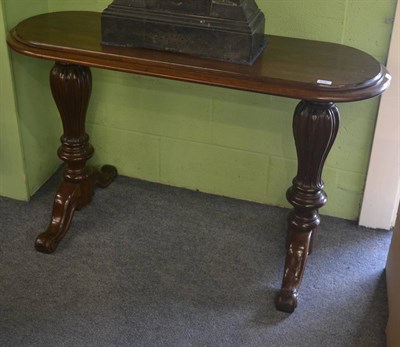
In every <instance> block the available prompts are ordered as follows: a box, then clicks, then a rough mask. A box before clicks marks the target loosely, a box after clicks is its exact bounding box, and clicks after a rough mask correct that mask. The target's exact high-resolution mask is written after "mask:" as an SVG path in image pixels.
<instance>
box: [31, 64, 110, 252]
mask: <svg viewBox="0 0 400 347" xmlns="http://www.w3.org/2000/svg"><path fill="white" fill-rule="evenodd" d="M50 86H51V91H52V94H53V97H54V100H55V102H56V105H57V107H58V110H59V112H60V116H61V120H62V125H63V130H64V133H63V135H62V136H61V147H60V148H59V150H58V156H59V157H60V159H62V160H63V161H64V162H65V163H66V167H65V169H64V173H63V181H62V182H61V184H60V187H59V189H58V191H57V193H56V197H55V199H54V205H53V212H52V216H51V221H50V225H49V227H48V228H47V230H46V231H45V232H43V233H41V234H40V235H39V236H38V237H37V238H36V241H35V248H36V249H37V250H38V251H40V252H43V253H52V252H54V251H55V250H56V248H57V246H58V244H59V242H60V241H61V240H62V239H63V237H64V236H65V234H66V232H67V231H68V229H69V227H70V224H71V220H72V217H73V215H74V212H75V211H76V210H80V209H82V208H83V207H85V206H86V205H88V204H89V203H90V202H91V201H92V195H93V188H94V186H96V185H97V186H101V187H106V186H107V185H108V184H110V183H111V181H112V180H113V179H114V177H115V176H116V175H117V172H116V169H115V168H113V167H110V166H106V167H105V168H103V169H102V170H95V169H93V168H91V167H88V166H86V161H88V160H89V159H90V158H91V157H92V155H93V152H94V149H93V147H92V146H91V145H90V143H89V135H88V134H87V133H86V131H85V119H86V111H87V107H88V105H89V99H90V94H91V91H92V75H91V72H90V69H89V68H88V67H86V66H80V65H71V64H67V63H59V62H56V63H55V64H54V67H53V68H52V70H51V72H50Z"/></svg>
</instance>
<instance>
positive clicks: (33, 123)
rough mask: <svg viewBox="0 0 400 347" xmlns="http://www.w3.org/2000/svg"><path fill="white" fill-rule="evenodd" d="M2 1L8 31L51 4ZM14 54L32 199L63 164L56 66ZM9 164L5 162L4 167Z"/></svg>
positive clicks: (14, 70) (27, 1)
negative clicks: (52, 76) (52, 80)
mask: <svg viewBox="0 0 400 347" xmlns="http://www.w3.org/2000/svg"><path fill="white" fill-rule="evenodd" d="M2 1H3V5H4V6H3V7H4V15H5V17H6V23H7V26H8V28H12V27H13V26H14V25H16V24H17V23H18V22H19V21H21V20H22V19H24V18H27V17H30V16H33V15H36V14H39V13H43V12H47V11H48V5H47V1H42V0H2ZM2 45H4V41H2ZM10 52H11V53H10V54H11V64H12V67H13V73H14V82H15V91H16V95H17V101H18V102H17V104H18V123H19V127H20V135H21V136H20V139H21V143H22V150H23V154H24V166H25V174H26V177H27V189H28V196H31V195H32V194H33V193H34V192H35V191H36V190H37V189H38V188H39V187H40V186H41V185H42V184H43V183H44V182H45V181H46V180H47V179H48V178H49V177H50V176H51V175H52V174H53V173H54V171H55V170H56V168H57V167H58V166H59V165H60V160H59V159H58V158H57V155H56V151H55V149H56V148H57V147H58V146H59V138H60V134H61V127H60V120H59V116H58V115H57V112H56V107H55V105H54V102H53V100H52V97H51V92H50V90H49V82H48V80H49V71H50V68H51V65H52V63H51V62H48V61H44V60H38V59H31V58H28V57H25V56H22V55H20V54H17V53H15V52H13V51H10ZM6 165H7V164H6V163H3V161H2V162H1V168H3V167H5V166H6ZM14 197H15V198H18V197H17V196H14Z"/></svg>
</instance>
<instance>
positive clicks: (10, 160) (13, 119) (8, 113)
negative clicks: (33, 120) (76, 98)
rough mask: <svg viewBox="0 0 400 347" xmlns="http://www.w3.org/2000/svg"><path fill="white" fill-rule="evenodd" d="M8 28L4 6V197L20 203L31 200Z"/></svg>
mask: <svg viewBox="0 0 400 347" xmlns="http://www.w3.org/2000/svg"><path fill="white" fill-rule="evenodd" d="M5 39H6V26H5V20H4V14H3V4H2V3H0V42H1V44H0V164H1V165H0V194H1V195H3V196H8V197H13V198H16V199H20V200H26V199H27V198H28V189H27V184H26V178H25V169H24V162H23V152H22V145H21V142H20V138H21V137H20V129H19V124H18V117H17V107H16V100H15V93H14V84H13V76H12V73H11V66H10V61H9V53H8V50H7V48H6V45H5Z"/></svg>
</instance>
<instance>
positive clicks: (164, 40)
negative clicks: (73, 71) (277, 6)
mask: <svg viewBox="0 0 400 347" xmlns="http://www.w3.org/2000/svg"><path fill="white" fill-rule="evenodd" d="M101 28H102V44H104V45H112V46H126V47H145V48H152V49H157V50H164V51H172V52H178V53H184V54H190V55H195V56H200V57H205V58H210V59H217V60H222V61H229V62H233V63H239V64H253V63H254V61H255V60H256V59H257V57H258V56H259V54H260V53H261V52H262V50H263V49H264V47H265V45H266V43H267V40H266V37H265V35H264V28H265V16H264V14H263V13H262V12H261V11H260V9H259V8H258V6H257V4H256V2H255V1H254V0H114V1H113V2H112V3H111V5H110V6H108V7H107V8H106V9H105V10H104V11H103V13H102V17H101Z"/></svg>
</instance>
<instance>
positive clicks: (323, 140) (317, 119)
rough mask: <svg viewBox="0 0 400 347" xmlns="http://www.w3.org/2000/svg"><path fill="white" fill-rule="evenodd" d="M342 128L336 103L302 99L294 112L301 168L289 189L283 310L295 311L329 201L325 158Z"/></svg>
mask: <svg viewBox="0 0 400 347" xmlns="http://www.w3.org/2000/svg"><path fill="white" fill-rule="evenodd" d="M338 128H339V110H338V108H337V107H336V105H335V104H334V103H313V102H307V101H301V102H300V103H299V105H298V106H297V108H296V110H295V113H294V120H293V132H294V139H295V143H296V149H297V158H298V170H297V176H296V177H295V178H294V179H293V186H292V187H291V188H289V190H288V191H287V193H286V197H287V199H288V201H289V202H290V203H291V204H292V205H293V207H294V208H293V210H292V212H291V213H290V214H289V216H288V239H287V255H286V261H285V270H284V274H283V281H282V288H281V290H280V293H279V295H278V298H277V301H276V307H277V309H278V310H280V311H285V312H293V311H294V309H295V308H296V306H297V296H298V291H299V288H300V284H301V280H302V277H303V273H304V268H305V264H306V260H307V256H308V255H309V254H310V253H311V250H312V245H313V239H314V238H315V234H316V232H317V227H318V225H319V223H320V216H319V214H318V209H319V208H321V207H322V206H324V205H325V204H326V202H327V196H326V194H325V192H324V191H323V188H324V183H323V181H322V179H321V175H322V170H323V166H324V163H325V159H326V157H327V156H328V153H329V151H330V149H331V147H332V145H333V142H334V141H335V138H336V134H337V131H338Z"/></svg>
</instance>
